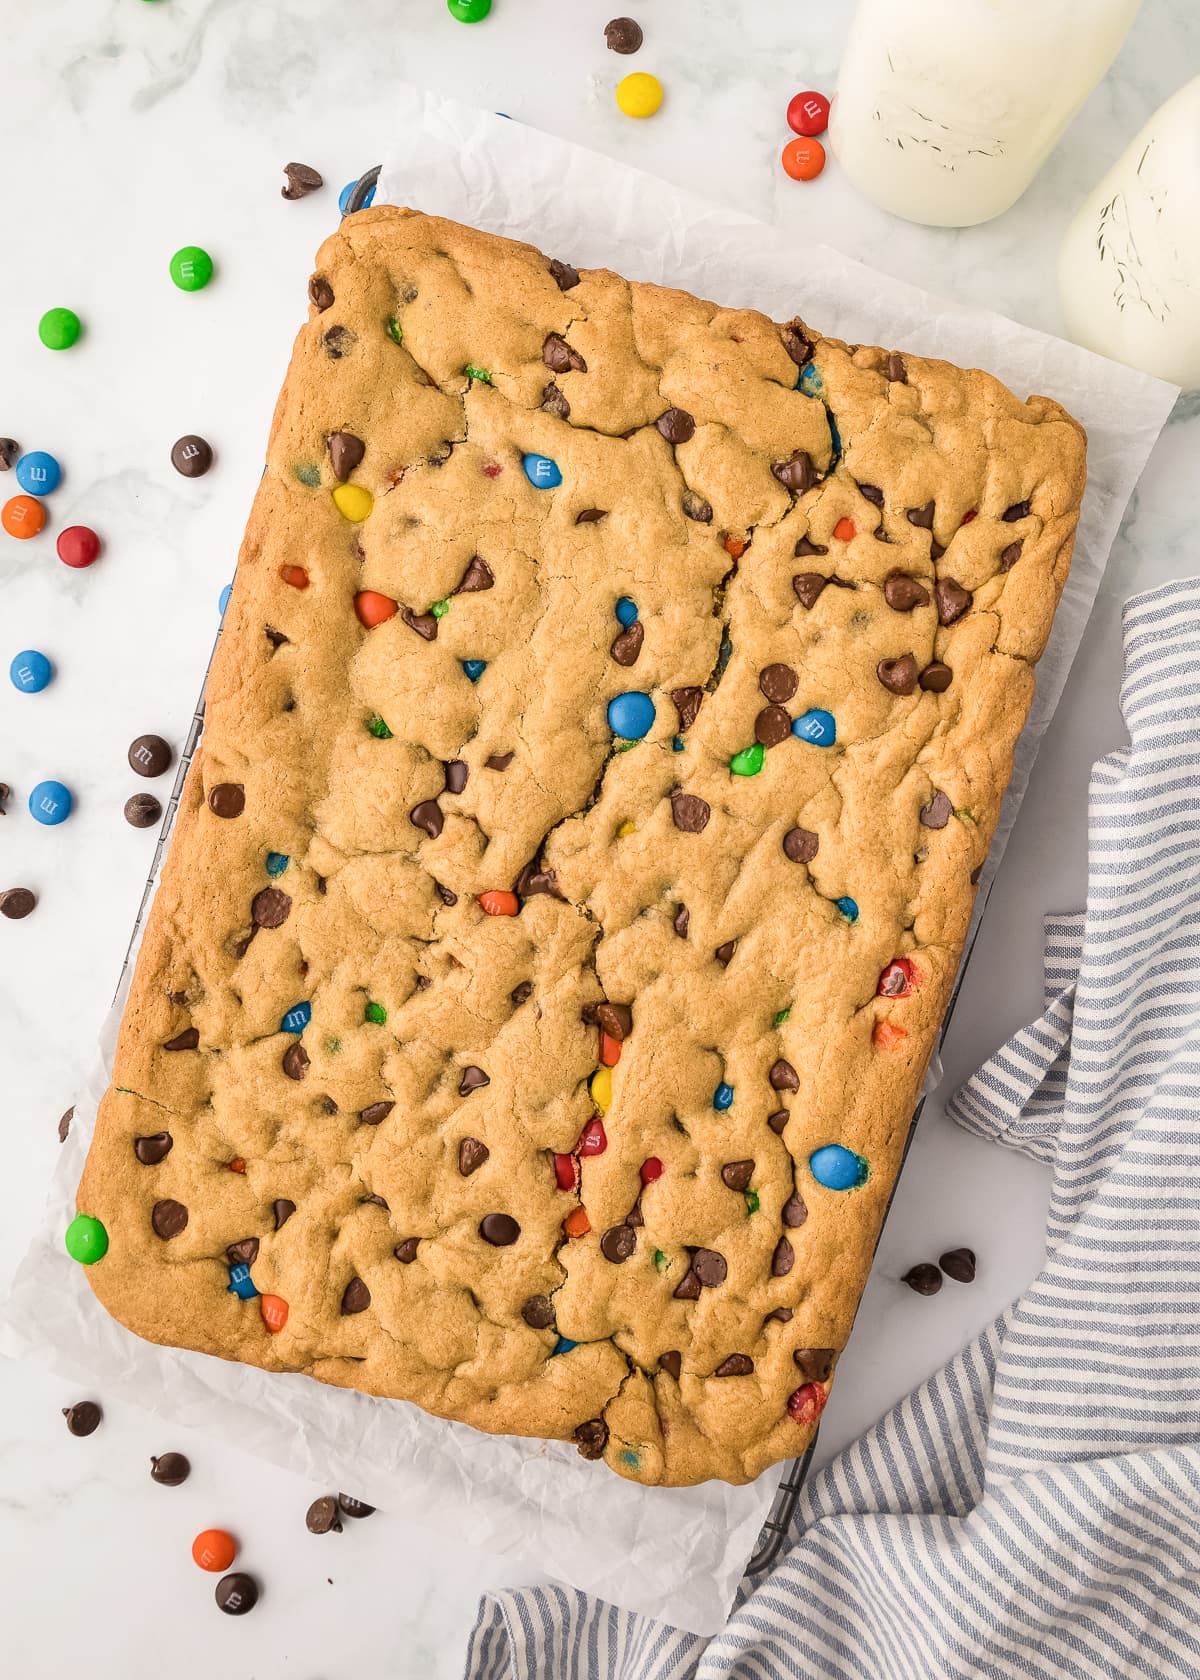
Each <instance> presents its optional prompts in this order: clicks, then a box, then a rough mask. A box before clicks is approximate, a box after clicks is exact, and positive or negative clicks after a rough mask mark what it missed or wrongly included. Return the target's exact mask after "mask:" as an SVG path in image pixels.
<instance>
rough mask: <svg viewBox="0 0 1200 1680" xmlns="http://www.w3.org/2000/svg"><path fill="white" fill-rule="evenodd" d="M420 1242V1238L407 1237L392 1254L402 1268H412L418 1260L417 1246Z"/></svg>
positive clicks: (397, 1245)
mask: <svg viewBox="0 0 1200 1680" xmlns="http://www.w3.org/2000/svg"><path fill="white" fill-rule="evenodd" d="M420 1240H421V1239H420V1238H419V1237H405V1239H404V1241H403V1242H399V1243H397V1244H396V1246H395V1248H394V1249H393V1250H392V1253H393V1254H394V1255H395V1256H396V1259H397V1260H399V1262H400V1264H401V1265H402V1266H411V1265H412V1263H413V1261H414V1260H415V1259H416V1258H417V1244H418V1243H419V1242H420Z"/></svg>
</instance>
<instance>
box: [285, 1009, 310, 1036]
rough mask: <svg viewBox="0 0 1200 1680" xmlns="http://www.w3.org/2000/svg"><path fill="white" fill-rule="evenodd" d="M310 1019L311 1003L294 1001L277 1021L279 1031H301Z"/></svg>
mask: <svg viewBox="0 0 1200 1680" xmlns="http://www.w3.org/2000/svg"><path fill="white" fill-rule="evenodd" d="M311 1020H312V1004H311V1003H294V1004H293V1005H292V1007H291V1008H290V1009H289V1010H288V1012H287V1014H286V1015H285V1016H284V1017H283V1020H282V1021H280V1023H279V1030H280V1032H290V1033H302V1032H303V1031H304V1029H305V1027H306V1026H307V1025H308V1023H309V1022H310V1021H311Z"/></svg>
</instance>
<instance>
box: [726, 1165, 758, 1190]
mask: <svg viewBox="0 0 1200 1680" xmlns="http://www.w3.org/2000/svg"><path fill="white" fill-rule="evenodd" d="M753 1177H754V1162H753V1161H726V1163H725V1165H724V1166H723V1167H722V1168H721V1183H722V1184H724V1185H725V1187H726V1189H728V1190H745V1189H746V1187H747V1185H748V1184H749V1183H750V1180H751V1179H752V1178H753Z"/></svg>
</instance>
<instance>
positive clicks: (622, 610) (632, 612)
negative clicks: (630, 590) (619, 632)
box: [613, 595, 638, 630]
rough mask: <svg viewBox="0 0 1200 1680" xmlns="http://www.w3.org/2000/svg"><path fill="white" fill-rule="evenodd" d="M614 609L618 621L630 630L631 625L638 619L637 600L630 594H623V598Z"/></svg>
mask: <svg viewBox="0 0 1200 1680" xmlns="http://www.w3.org/2000/svg"><path fill="white" fill-rule="evenodd" d="M613 611H614V612H615V613H616V615H617V623H618V624H619V625H621V626H622V627H623V628H624V629H626V630H628V628H629V626H630V625H631V624H633V623H634V622H635V621H636V619H637V615H638V610H637V602H636V601H634V600H632V599H631V598H630V597H629V596H628V595H622V596H621V599H620V600H619V601H618V602H617V604H616V606H615V607H614V608H613Z"/></svg>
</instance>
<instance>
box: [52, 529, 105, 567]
mask: <svg viewBox="0 0 1200 1680" xmlns="http://www.w3.org/2000/svg"><path fill="white" fill-rule="evenodd" d="M55 547H56V548H57V550H58V558H59V559H60V560H61V561H62V563H63V565H64V566H71V567H72V568H73V569H74V570H75V571H77V572H79V571H82V570H83V569H84V567H85V566H90V565H91V564H92V562H93V561H94V560H96V559H98V558H99V555H100V538H99V537H98V536H97V535H96V533H95V531H93V530H91V529H90V528H89V527H88V526H87V525H68V526H67V528H66V530H65V531H60V532H59V537H58V541H57V543H56V544H55Z"/></svg>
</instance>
